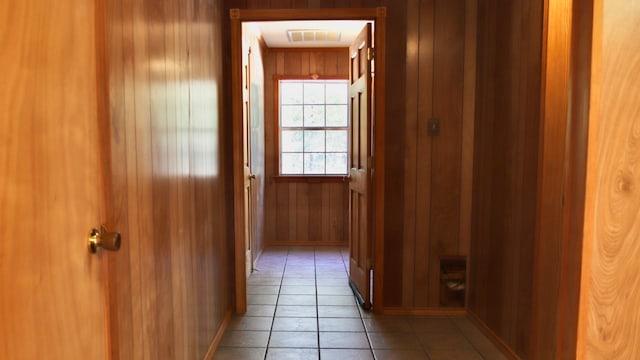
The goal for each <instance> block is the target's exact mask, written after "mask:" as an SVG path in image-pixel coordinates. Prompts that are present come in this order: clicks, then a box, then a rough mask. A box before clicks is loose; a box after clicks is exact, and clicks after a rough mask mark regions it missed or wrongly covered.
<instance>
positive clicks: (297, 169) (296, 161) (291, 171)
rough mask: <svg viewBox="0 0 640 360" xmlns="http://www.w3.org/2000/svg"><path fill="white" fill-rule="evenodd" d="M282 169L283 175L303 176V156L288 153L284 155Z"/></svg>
mask: <svg viewBox="0 0 640 360" xmlns="http://www.w3.org/2000/svg"><path fill="white" fill-rule="evenodd" d="M280 159H281V161H280V168H281V170H280V171H281V173H282V174H287V175H295V174H302V173H303V172H302V154H301V153H293V154H292V153H287V154H282V157H281V158H280Z"/></svg>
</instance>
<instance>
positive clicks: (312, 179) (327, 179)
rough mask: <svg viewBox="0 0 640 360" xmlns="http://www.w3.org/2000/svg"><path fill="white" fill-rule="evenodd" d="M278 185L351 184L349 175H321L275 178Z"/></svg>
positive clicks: (279, 176)
mask: <svg viewBox="0 0 640 360" xmlns="http://www.w3.org/2000/svg"><path fill="white" fill-rule="evenodd" d="M273 180H274V181H275V182H277V183H346V182H349V180H348V177H347V175H319V176H304V175H303V176H289V175H278V176H274V177H273Z"/></svg>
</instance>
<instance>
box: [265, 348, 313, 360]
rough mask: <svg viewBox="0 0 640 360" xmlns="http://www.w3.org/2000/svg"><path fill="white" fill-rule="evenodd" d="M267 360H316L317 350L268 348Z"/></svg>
mask: <svg viewBox="0 0 640 360" xmlns="http://www.w3.org/2000/svg"><path fill="white" fill-rule="evenodd" d="M266 359H267V360H317V359H319V351H318V349H292V348H269V351H267V357H266Z"/></svg>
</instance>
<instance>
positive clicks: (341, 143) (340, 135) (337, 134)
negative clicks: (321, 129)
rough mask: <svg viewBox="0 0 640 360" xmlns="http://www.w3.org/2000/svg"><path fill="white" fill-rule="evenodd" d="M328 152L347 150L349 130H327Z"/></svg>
mask: <svg viewBox="0 0 640 360" xmlns="http://www.w3.org/2000/svg"><path fill="white" fill-rule="evenodd" d="M326 151H327V152H346V151H347V130H327V150H326Z"/></svg>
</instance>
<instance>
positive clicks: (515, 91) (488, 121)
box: [469, 1, 547, 357]
mask: <svg viewBox="0 0 640 360" xmlns="http://www.w3.org/2000/svg"><path fill="white" fill-rule="evenodd" d="M542 3H543V2H542V1H536V2H525V1H516V2H511V3H509V4H507V5H505V4H503V3H499V2H498V1H486V2H478V8H477V10H478V37H477V39H478V44H477V53H478V56H477V59H478V66H477V74H476V75H477V100H476V118H475V122H476V126H475V135H474V149H475V150H474V160H473V164H474V169H473V171H474V178H473V202H472V232H471V234H472V238H471V256H470V277H471V282H470V288H469V311H470V312H471V313H472V314H473V316H474V317H477V318H478V319H479V320H480V321H481V322H483V323H484V324H485V325H486V326H487V327H488V328H489V329H491V331H492V332H493V333H494V334H496V335H497V336H498V337H499V338H500V339H501V341H503V342H504V343H505V344H506V345H507V346H508V347H509V348H510V349H511V350H512V351H513V352H514V353H516V354H517V355H518V356H521V357H529V356H530V354H531V352H530V351H531V338H532V331H531V326H530V325H531V323H530V321H531V316H532V303H531V301H532V284H533V246H534V240H535V237H534V231H535V223H536V207H535V202H536V197H537V184H536V179H537V174H538V170H537V169H538V164H537V154H538V125H539V124H540V80H541V75H542V66H541V58H542V47H541V38H542V36H541V34H540V29H541V28H542V18H543V16H542ZM545 346H547V345H545Z"/></svg>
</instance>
